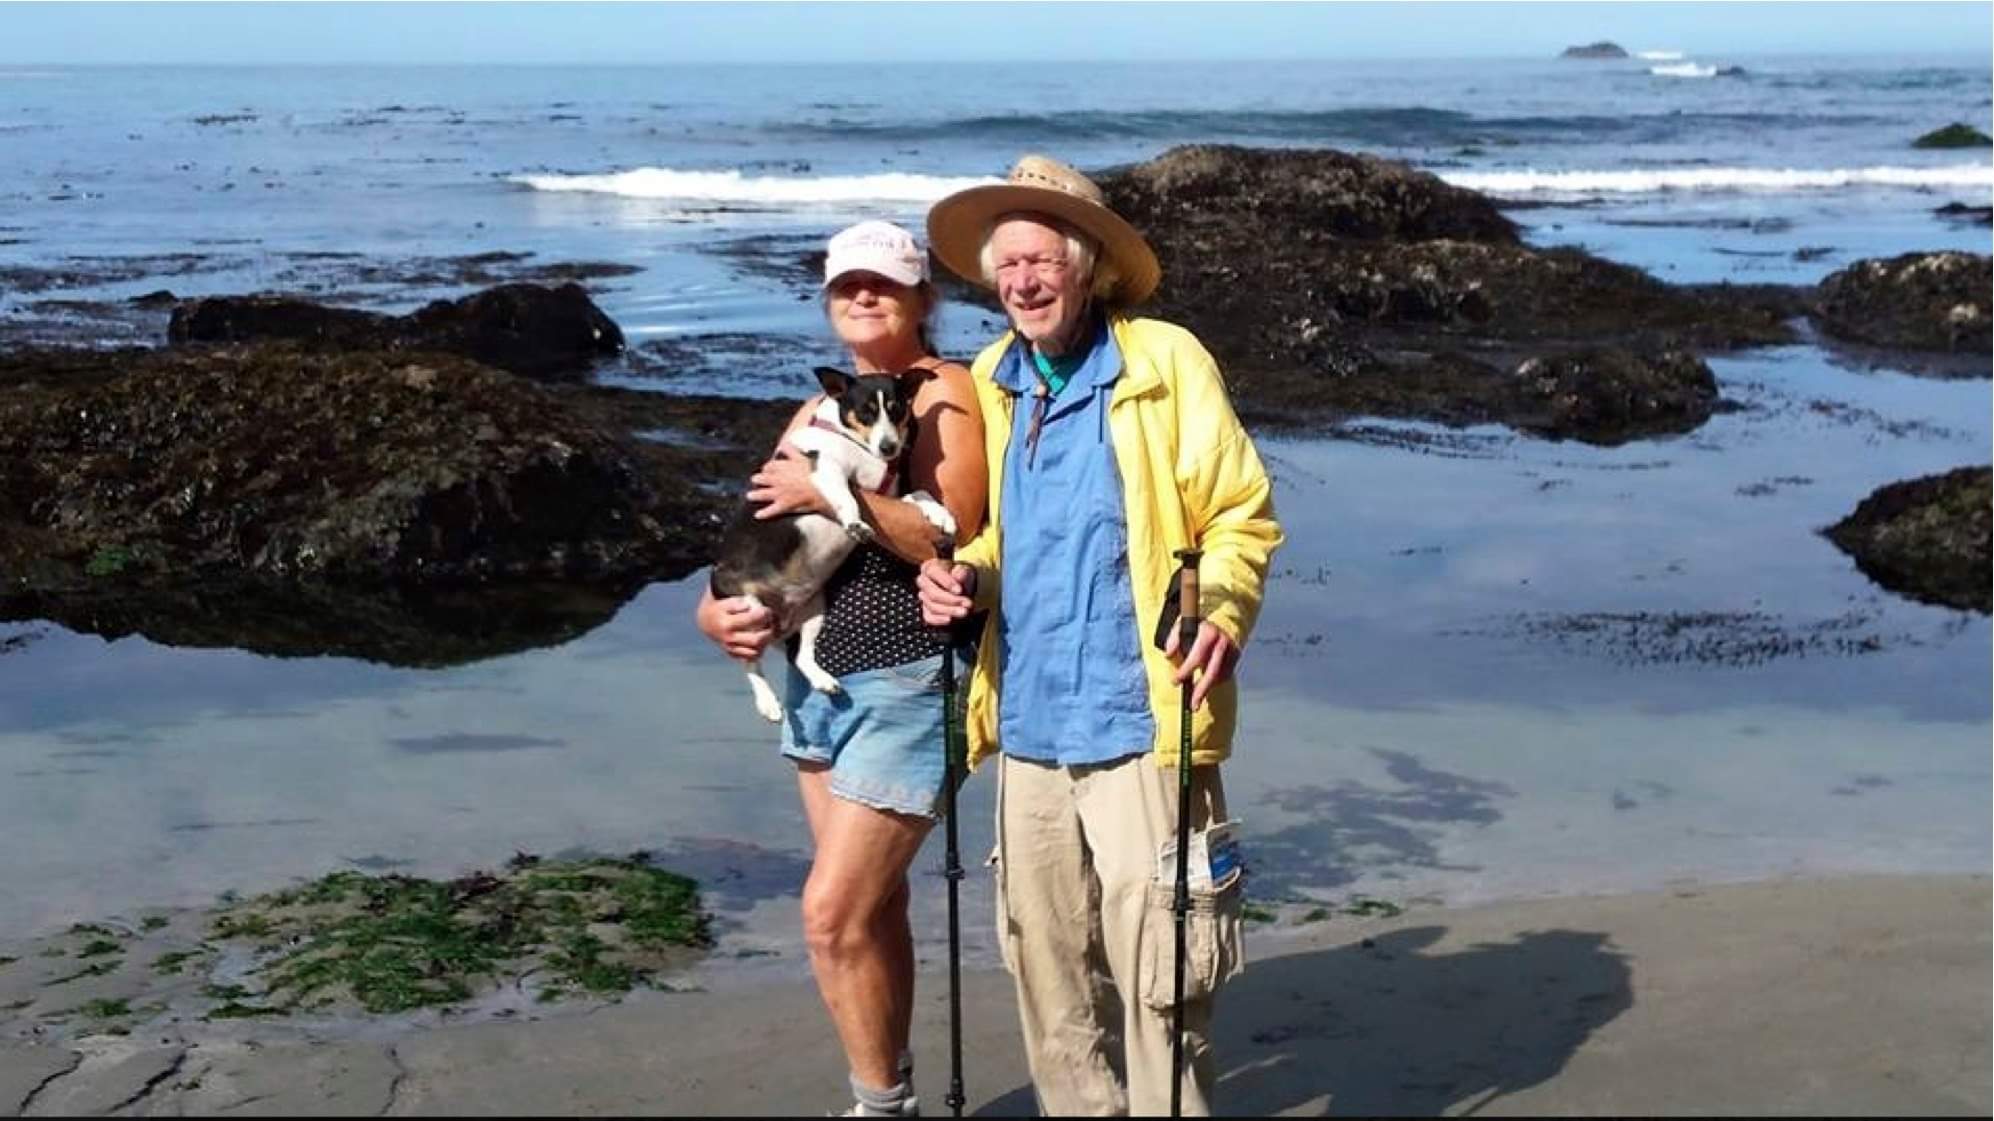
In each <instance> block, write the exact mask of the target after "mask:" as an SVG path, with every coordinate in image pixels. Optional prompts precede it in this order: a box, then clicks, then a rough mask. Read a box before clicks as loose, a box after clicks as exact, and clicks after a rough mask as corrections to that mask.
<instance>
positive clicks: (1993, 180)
mask: <svg viewBox="0 0 1994 1121" xmlns="http://www.w3.org/2000/svg"><path fill="white" fill-rule="evenodd" d="M1441 178H1442V179H1445V180H1446V181H1447V182H1449V183H1452V184H1453V185H1454V186H1456V187H1467V188H1469V189H1471V190H1476V191H1486V192H1489V193H1491V194H1497V195H1520V194H1559V195H1590V194H1650V193H1660V192H1663V191H1766V192H1774V193H1784V192H1790V191H1818V190H1834V189H1837V188H1843V187H1979V188H1982V189H1984V190H1986V189H1994V165H1989V164H1953V165H1950V166H1946V167H1838V168H1826V169H1822V170H1801V169H1794V168H1769V167H1685V168H1650V169H1645V170H1641V171H1594V170H1577V171H1536V170H1524V171H1461V172H1446V173H1443V174H1442V175H1441Z"/></svg>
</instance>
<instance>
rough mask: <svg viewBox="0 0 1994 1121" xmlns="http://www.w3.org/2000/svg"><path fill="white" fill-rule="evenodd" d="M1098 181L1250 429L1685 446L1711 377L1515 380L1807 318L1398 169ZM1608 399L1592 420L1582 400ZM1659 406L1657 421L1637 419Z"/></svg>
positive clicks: (1258, 160)
mask: <svg viewBox="0 0 1994 1121" xmlns="http://www.w3.org/2000/svg"><path fill="white" fill-rule="evenodd" d="M1098 181H1099V182H1100V183H1101V186H1102V189H1103V191H1104V192H1105V193H1106V195H1107V197H1108V201H1109V204H1110V205H1111V206H1113V207H1114V208H1115V209H1116V210H1117V211H1119V212H1120V213H1121V214H1123V215H1125V216H1126V217H1128V218H1129V219H1130V221H1132V222H1134V223H1135V224H1136V225H1137V227H1138V228H1140V229H1143V230H1144V231H1145V232H1146V234H1147V235H1148V237H1149V239H1150V242H1151V244H1152V245H1153V246H1154V247H1155V249H1156V252H1157V256H1158V257H1159V259H1160V260H1161V262H1162V264H1163V273H1164V283H1163V287H1162V289H1161V290H1160V292H1159V293H1158V296H1157V298H1156V301H1155V305H1154V308H1153V309H1146V310H1149V311H1150V312H1151V313H1153V314H1155V315H1157V316H1159V317H1160V318H1163V319H1167V320H1170V321H1173V322H1176V323H1179V324H1181V325H1183V326H1185V327H1187V328H1189V329H1190V330H1191V331H1192V332H1193V333H1194V334H1196V335H1197V336H1198V337H1199V339H1200V340H1201V341H1202V342H1204V344H1205V345H1206V346H1207V347H1209V348H1210V349H1211V350H1212V352H1213V353H1214V355H1216V356H1217V357H1218V358H1219V360H1220V363H1221V365H1222V366H1223V367H1224V369H1225V371H1226V376H1227V380H1228V384H1229V385H1230V386H1231V388H1232V391H1233V397H1234V402H1235V404H1236V405H1237V406H1238V407H1239V409H1240V411H1241V413H1242V415H1245V416H1248V417H1250V418H1251V419H1253V420H1255V421H1256V422H1259V423H1263V424H1264V423H1272V424H1308V423H1310V422H1312V421H1314V420H1317V419H1320V418H1322V417H1324V416H1325V415H1337V414H1343V415H1347V414H1350V413H1365V414H1370V415H1381V416H1393V417H1412V418H1418V419H1427V420H1437V421H1440V422H1442V423H1447V424H1469V423H1482V422H1489V421H1498V422H1502V423H1510V424H1513V425H1516V426H1518V427H1522V428H1525V429H1526V430H1530V431H1541V432H1546V433H1555V434H1557V435H1560V436H1569V437H1572V438H1576V439H1583V440H1599V441H1602V442H1616V441H1618V440H1621V439H1625V438H1627V434H1628V433H1629V432H1632V431H1671V430H1674V431H1680V430H1686V429H1688V428H1693V427H1695V426H1696V425H1697V424H1700V423H1701V422H1702V420H1703V419H1705V418H1706V417H1707V416H1708V415H1709V405H1708V403H1707V402H1706V401H1705V394H1704V393H1703V391H1702V389H1701V388H1700V384H1701V379H1698V378H1691V380H1690V382H1686V383H1684V384H1683V385H1681V386H1679V387H1677V388H1676V389H1674V390H1671V391H1669V392H1663V393H1659V394H1656V395H1653V396H1652V397H1651V398H1644V397H1642V396H1641V393H1640V392H1638V391H1636V390H1635V389H1634V388H1633V387H1632V386H1630V385H1623V384H1614V383H1612V382H1610V381H1603V382H1601V383H1599V384H1598V385H1597V386H1596V387H1592V386H1588V385H1584V384H1578V383H1575V382H1568V383H1565V384H1564V385H1563V387H1562V393H1563V394H1564V397H1565V398H1566V399H1567V400H1566V401H1565V403H1564V404H1562V405H1560V406H1558V407H1557V408H1555V409H1547V405H1546V402H1545V401H1543V400H1537V399H1532V398H1529V397H1528V396H1525V395H1519V394H1518V393H1517V392H1516V391H1515V386H1514V384H1513V381H1512V379H1511V378H1510V377H1509V374H1508V373H1507V371H1509V370H1512V369H1514V368H1515V366H1516V365H1517V363H1518V362H1520V361H1522V360H1523V359H1525V358H1529V357H1532V356H1537V355H1545V354H1554V353H1557V352H1560V351H1564V350H1574V349H1578V350H1583V349H1586V348H1607V349H1612V350H1617V351H1622V352H1625V354H1624V358H1625V361H1626V363H1630V364H1634V365H1641V364H1646V365H1647V366H1649V367H1651V368H1652V369H1654V370H1656V371H1662V372H1661V373H1659V374H1658V375H1657V376H1660V377H1664V378H1666V377H1669V376H1673V375H1681V374H1684V373H1686V371H1687V370H1688V367H1687V366H1686V365H1684V364H1683V363H1682V362H1680V361H1677V360H1676V359H1673V358H1670V359H1658V358H1643V357H1638V356H1654V355H1662V354H1664V353H1666V352H1670V351H1675V350H1680V349H1683V348H1685V347H1690V346H1714V347H1729V346H1738V345H1756V344H1771V343H1783V342H1788V341H1791V340H1792V338H1793V333H1792V331H1791V329H1790V328H1789V327H1788V326H1787V325H1786V322H1785V320H1786V319H1787V318H1788V317H1789V316H1791V315H1793V314H1795V313H1797V312H1798V311H1799V310H1800V308H1801V307H1802V306H1803V305H1802V304H1801V302H1800V301H1798V300H1797V299H1795V298H1793V297H1792V295H1791V294H1790V293H1788V294H1778V293H1773V292H1772V291H1771V290H1770V289H1742V288H1732V287H1727V286H1713V287H1707V288H1677V287H1672V286H1670V285H1667V284H1663V283H1661V282H1660V281H1657V280H1655V279H1654V278H1652V277H1650V276H1648V275H1647V274H1645V273H1643V272H1641V271H1640V270H1638V269H1634V268H1631V267H1628V266H1625V265H1619V264H1614V263H1612V262H1609V261H1604V260H1601V259H1599V258H1596V257H1593V256H1590V255H1589V254H1586V253H1583V252H1580V251H1578V250H1572V249H1564V250H1552V251H1539V250H1535V249H1532V248H1529V247H1528V246H1525V245H1523V244H1521V242H1520V240H1519V238H1518V236H1517V233H1516V227H1515V226H1514V225H1513V224H1512V223H1511V222H1510V221H1509V220H1508V219H1507V218H1504V217H1503V216H1502V215H1501V214H1500V213H1498V212H1497V210H1496V209H1495V207H1494V205H1493V204H1492V203H1491V202H1490V200H1488V199H1487V198H1485V197H1483V196H1481V195H1479V194H1477V193H1475V192H1472V191H1466V190H1462V189H1459V188H1455V187H1451V186H1449V185H1447V184H1446V183H1443V182H1441V181H1440V180H1439V179H1437V178H1436V177H1434V176H1432V175H1430V174H1427V173H1424V172H1420V171H1416V170H1414V169H1412V168H1410V167H1407V166H1406V165H1404V164H1401V163H1396V162H1393V161H1389V160H1381V159H1376V158H1372V157H1363V156H1352V155H1346V154H1344V153H1341V152H1328V151H1276V150H1258V149H1245V148H1233V147H1219V146H1197V147H1190V148H1177V149H1173V150H1171V151H1169V152H1166V153H1165V154H1164V155H1162V156H1160V157H1159V158H1157V159H1156V160H1153V161H1151V162H1149V163H1146V164H1141V165H1137V166H1135V167H1131V168H1123V169H1118V170H1114V171H1110V172H1106V173H1103V174H1102V175H1101V176H1100V177H1099V179H1098ZM1586 368H1587V369H1590V370H1599V369H1602V368H1604V367H1602V366H1600V365H1599V364H1598V363H1594V364H1591V365H1589V366H1587V367H1586ZM1612 368H1613V369H1615V370H1620V369H1631V368H1632V366H1631V365H1623V364H1621V363H1617V362H1616V363H1614V364H1612ZM1702 377H1703V378H1707V377H1708V374H1707V371H1706V372H1705V373H1704V374H1703V375H1702ZM1594 391H1596V392H1597V393H1598V394H1599V399H1598V400H1597V401H1594V402H1592V403H1591V404H1589V405H1581V404H1579V403H1577V402H1576V401H1574V400H1570V398H1572V397H1573V395H1575V394H1576V395H1580V396H1583V395H1585V394H1587V393H1590V392H1594ZM1629 394H1632V395H1631V396H1630V395H1629ZM1650 399H1651V400H1652V401H1653V402H1654V406H1655V407H1654V408H1653V409H1652V410H1650V411H1643V409H1644V408H1645V406H1637V404H1636V402H1637V401H1638V400H1650ZM1678 406H1680V407H1678ZM1587 423H1597V424H1598V425H1599V427H1598V428H1597V429H1596V430H1587V429H1586V428H1585V425H1586V424H1587Z"/></svg>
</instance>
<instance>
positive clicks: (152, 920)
mask: <svg viewBox="0 0 1994 1121" xmlns="http://www.w3.org/2000/svg"><path fill="white" fill-rule="evenodd" d="M165 925H166V917H165V916H164V915H147V916H146V917H144V918H142V919H140V920H139V921H138V928H139V929H140V930H143V931H145V932H147V933H148V934H149V933H151V932H152V931H155V930H158V929H159V928H160V927H162V926H165Z"/></svg>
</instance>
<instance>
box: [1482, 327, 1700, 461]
mask: <svg viewBox="0 0 1994 1121" xmlns="http://www.w3.org/2000/svg"><path fill="white" fill-rule="evenodd" d="M1512 380H1513V391H1514V393H1515V394H1516V403H1515V411H1514V415H1515V416H1516V418H1517V426H1518V427H1520V428H1523V429H1525V430H1526V431H1532V432H1538V433H1541V434H1544V435H1547V436H1577V435H1581V434H1583V435H1584V436H1585V437H1587V438H1589V439H1591V440H1592V441H1593V442H1595V443H1618V442H1620V441H1623V440H1627V439H1632V438H1634V437H1636V436H1643V435H1649V434H1652V433H1657V432H1671V431H1682V430H1683V429H1685V428H1690V427H1694V426H1695V425H1698V424H1701V423H1702V422H1703V421H1704V420H1706V419H1708V418H1709V416H1710V414H1711V412H1712V410H1713V409H1714V408H1715V407H1716V405H1717V400H1718V396H1717V378H1716V376H1715V375H1713V374H1712V373H1711V372H1710V367H1709V366H1708V365H1706V364H1704V361H1703V360H1702V359H1701V358H1698V357H1697V356H1696V355H1694V354H1691V353H1689V352H1688V351H1684V350H1669V351H1664V352H1662V353H1660V354H1657V355H1654V356H1652V357H1643V356H1640V355H1635V354H1630V353H1628V352H1626V351H1622V350H1612V349H1604V348H1593V349H1587V350H1578V351H1569V352H1565V353H1560V354H1552V355H1548V356H1544V357H1538V358H1529V359H1526V360H1524V361H1523V362H1522V363H1520V364H1519V365H1518V366H1517V367H1516V370H1515V372H1514V374H1513V378H1512ZM1533 413H1534V414H1535V415H1533Z"/></svg>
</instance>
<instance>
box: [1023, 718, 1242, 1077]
mask: <svg viewBox="0 0 1994 1121" xmlns="http://www.w3.org/2000/svg"><path fill="white" fill-rule="evenodd" d="M1224 820H1225V792H1224V789H1223V787H1222V786H1221V785H1220V782H1219V774H1218V768H1217V767H1198V768H1196V769H1195V770H1194V771H1193V780H1192V788H1191V828H1192V829H1193V830H1202V829H1203V828H1204V827H1205V826H1206V825H1207V824H1209V823H1211V822H1213V821H1224ZM1176 834H1177V772H1176V771H1175V770H1174V769H1172V770H1164V769H1161V768H1159V767H1157V766H1156V764H1155V763H1154V762H1153V761H1152V760H1151V759H1150V758H1149V757H1148V756H1135V757H1132V758H1128V759H1124V760H1120V761H1118V762H1114V763H1108V764H1104V765H1101V766H1092V767H1058V766H1051V765H1046V764H1040V763H1033V762H1030V761H1024V760H1014V759H1012V758H1011V757H1009V756H1005V757H1003V759H1002V761H1001V763H1000V766H999V769H998V786H997V852H996V855H995V856H994V857H993V861H994V863H995V865H996V868H997V936H998V944H999V945H1000V947H1001V948H1002V950H1003V955H1004V965H1005V968H1007V969H1009V970H1010V971H1011V974H1012V976H1013V977H1014V978H1016V980H1017V986H1018V1011H1019V1018H1020V1019H1021V1021H1022V1022H1023V1026H1024V1036H1025V1053H1026V1055H1027V1056H1028V1057H1029V1059H1030V1063H1031V1072H1032V1085H1033V1088H1034V1089H1035V1090H1036V1091H1037V1093H1038V1100H1039V1110H1040V1112H1041V1113H1042V1114H1043V1115H1045V1116H1048V1117H1058V1116H1113V1115H1119V1114H1134V1115H1138V1116H1142V1115H1148V1116H1158V1115H1167V1114H1168V1113H1169V1112H1170V1045H1171V1039H1170V1036H1171V1027H1172V1019H1173V1016H1172V1011H1171V1010H1172V1001H1173V997H1174V983H1175V958H1176V920H1175V916H1174V915H1173V914H1172V913H1171V909H1170V904H1171V896H1172V894H1173V887H1174V881H1175V865H1174V864H1166V865H1165V871H1164V873H1163V874H1162V878H1161V880H1160V881H1159V873H1158V854H1159V848H1160V847H1161V846H1162V845H1163V844H1165V843H1166V842H1170V841H1174V840H1175V838H1176ZM1218 887H1219V890H1217V891H1216V892H1214V891H1212V890H1209V889H1207V890H1204V891H1197V890H1194V891H1193V893H1192V911H1191V915H1190V919H1189V923H1188V930H1187V933H1186V937H1185V947H1186V950H1185V957H1186V961H1185V971H1184V972H1185V976H1184V998H1185V999H1184V1026H1185V1036H1186V1038H1185V1044H1184V1056H1185V1067H1186V1070H1185V1078H1184V1083H1183V1111H1184V1113H1185V1115H1186V1116H1208V1115H1209V1114H1210V1113H1211V1109H1212V1103H1211V1087H1212V1080H1213V1073H1214V1064H1213V1060H1212V1049H1211V1040H1210V1036H1209V1031H1210V1025H1211V1016H1212V999H1213V994H1214V993H1215V991H1216V990H1217V988H1218V986H1219V985H1220V984H1221V983H1222V982H1224V981H1225V979H1226V978H1228V977H1230V976H1232V975H1233V974H1235V973H1237V972H1239V971H1240V969H1241V968H1243V966H1244V959H1243V957H1242V955H1241V949H1240V904H1241V892H1240V884H1239V879H1238V876H1237V874H1234V875H1233V876H1230V877H1228V878H1227V880H1226V881H1225V882H1222V883H1221V884H1219V885H1218Z"/></svg>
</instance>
